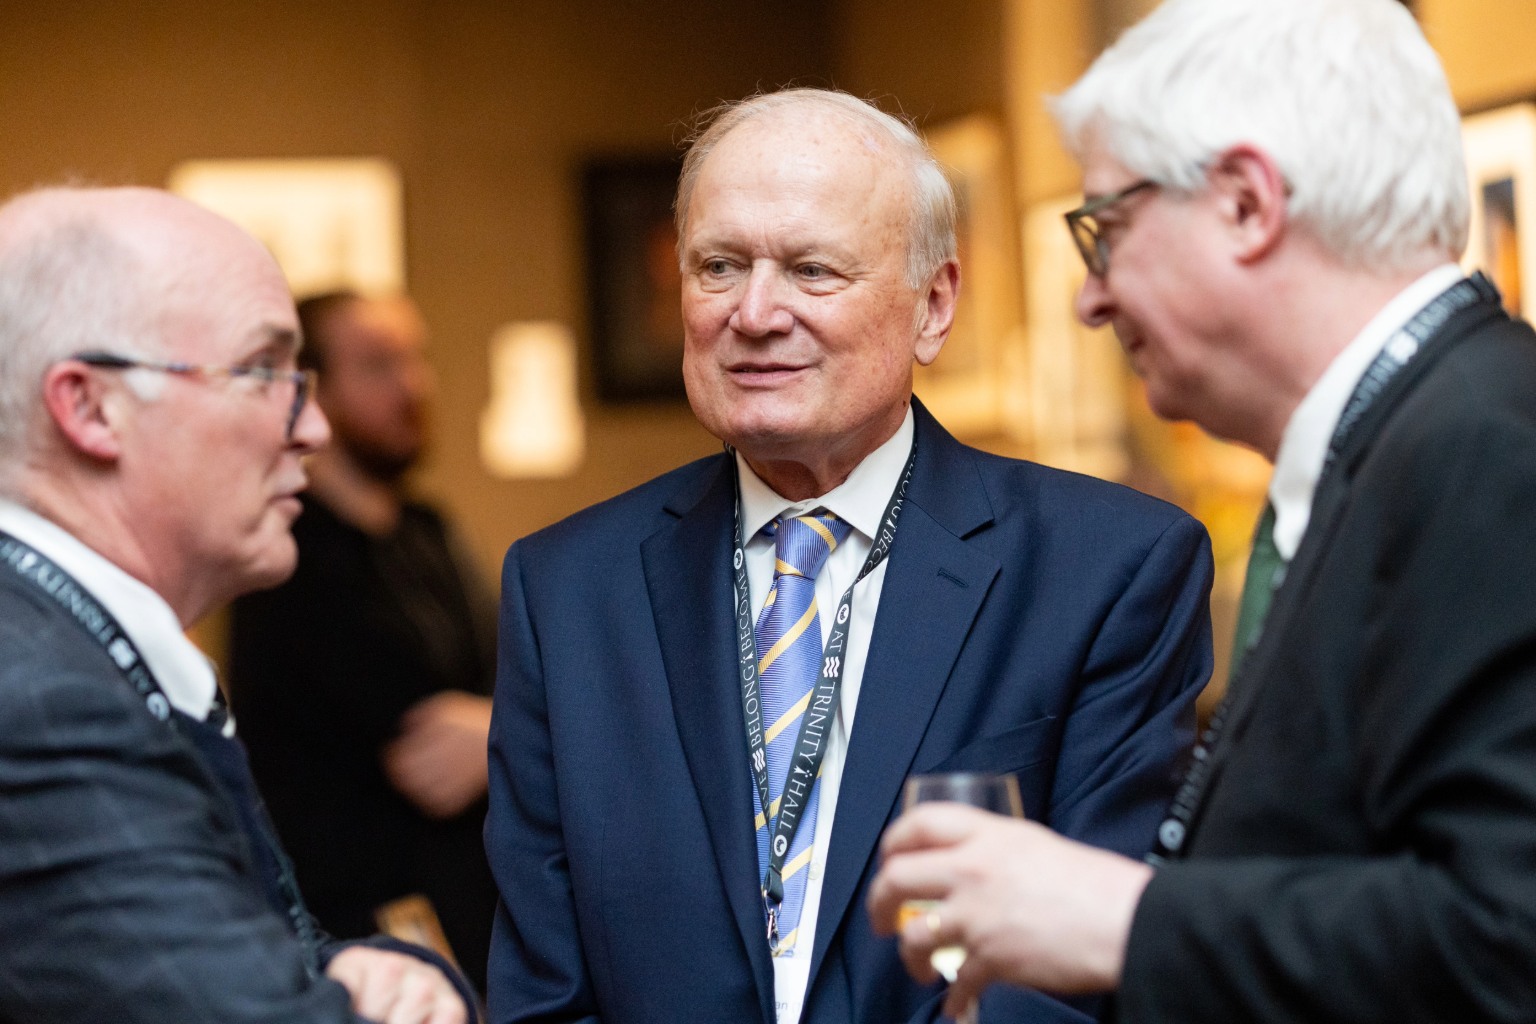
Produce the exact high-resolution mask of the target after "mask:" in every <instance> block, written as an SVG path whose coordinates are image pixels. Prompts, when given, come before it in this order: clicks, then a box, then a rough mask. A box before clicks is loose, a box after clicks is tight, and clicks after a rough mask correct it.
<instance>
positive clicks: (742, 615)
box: [728, 438, 917, 951]
mask: <svg viewBox="0 0 1536 1024" xmlns="http://www.w3.org/2000/svg"><path fill="white" fill-rule="evenodd" d="M728 451H729V450H728ZM730 454H731V456H732V457H731V465H732V466H733V467H734V466H735V465H736V460H735V453H734V452H731V453H730ZM916 459H917V440H916V438H914V439H913V441H912V452H911V454H909V455H908V456H907V464H906V467H905V468H904V469H903V470H902V472H901V481H900V482H899V483H898V484H897V485H896V490H895V491H893V492H892V493H891V500H890V501H889V502H888V503H887V504H886V506H885V513H884V515H882V516H881V517H880V530H879V532H878V533H876V535H875V542H874V545H873V546H872V547H871V548H870V549H869V557H868V558H866V559H865V560H864V567H863V568H862V569H860V570H859V574H858V576H857V577H855V578H854V581H853V583H851V584H850V585H849V587H848V589H847V590H846V591H844V592H843V598H842V600H841V601H839V602H838V605H837V614H836V615H835V616H833V619H832V628H831V632H830V634H829V635H828V637H827V642H826V644H825V645H824V646H823V648H822V652H821V654H822V657H821V674H820V677H819V678H818V679H817V681H816V688H815V689H814V690H813V691H812V692H811V702H810V705H809V706H808V707H807V708H806V710H805V714H804V715H802V716H801V719H800V730H799V733H798V735H797V736H796V739H795V749H794V753H793V755H792V756H791V757H790V761H789V768H788V772H787V775H786V778H785V781H784V791H783V794H782V795H781V797H780V798H779V813H778V814H777V815H773V816H770V815H769V813H768V811H769V809H770V807H771V802H770V800H769V797H768V752H767V751H766V750H765V749H764V745H763V715H762V708H761V707H760V705H759V700H758V686H757V681H758V676H759V671H758V664H757V641H756V640H755V638H754V637H753V632H752V597H751V591H750V588H749V585H748V582H747V545H746V540H745V538H743V537H742V535H741V530H742V526H741V481H740V480H739V479H738V480H737V483H736V529H735V535H736V550H735V552H734V554H733V556H732V559H731V564H732V567H733V569H734V573H735V596H736V654H737V659H738V661H739V664H740V682H741V709H742V716H743V718H744V719H745V721H746V726H747V747H748V753H749V754H750V760H751V764H752V777H753V780H754V781H755V782H756V784H757V796H758V801H759V803H761V805H762V808H763V817H764V819H765V820H766V821H768V822H769V824H770V825H771V832H770V836H769V842H768V868H767V870H766V871H765V872H764V873H763V884H762V897H763V907H764V909H765V911H766V913H767V916H768V945H769V947H770V948H772V949H774V950H775V951H777V948H778V944H779V905H780V904H782V903H783V902H784V860H785V858H786V857H787V856H788V854H789V848H790V846H791V845H792V844H793V843H794V841H795V833H796V832H798V831H799V829H800V820H801V816H802V814H803V813H804V810H805V805H806V801H807V800H809V799H810V795H811V792H812V790H813V788H814V787H815V785H816V780H817V778H818V777H819V776H820V774H821V762H822V760H823V759H824V758H825V757H826V753H827V745H826V743H825V742H823V741H824V740H825V738H826V732H827V724H828V723H829V722H830V721H831V719H832V716H833V715H834V714H835V713H836V711H837V700H838V695H839V693H841V691H842V682H843V663H844V662H845V661H846V660H847V659H846V648H847V644H848V621H849V619H850V618H851V616H852V613H853V588H854V587H856V586H858V585H859V582H860V581H861V580H863V579H864V577H866V576H868V575H869V574H870V573H871V572H873V571H874V570H875V567H876V566H878V565H879V564H880V563H881V562H882V561H884V560H885V557H886V556H887V555H888V554H890V551H891V544H892V543H893V542H894V541H895V539H896V522H897V520H898V519H899V518H900V517H901V507H902V504H903V503H904V502H905V500H906V496H907V485H908V484H909V483H910V482H911V480H912V464H913V463H914V462H915V461H916ZM797 780H804V781H803V783H802V784H798V785H797V784H796V781H797Z"/></svg>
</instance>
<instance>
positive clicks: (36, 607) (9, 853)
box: [0, 567, 471, 1024]
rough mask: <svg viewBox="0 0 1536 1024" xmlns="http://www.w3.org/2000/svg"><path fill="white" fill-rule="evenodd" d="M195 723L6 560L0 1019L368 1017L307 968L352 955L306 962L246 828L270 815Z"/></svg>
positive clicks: (324, 952)
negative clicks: (163, 702)
mask: <svg viewBox="0 0 1536 1024" xmlns="http://www.w3.org/2000/svg"><path fill="white" fill-rule="evenodd" d="M192 728H207V727H204V726H202V725H200V724H199V725H197V726H191V725H183V726H182V727H181V728H180V729H178V728H176V727H173V726H172V725H171V724H169V723H167V722H163V721H160V720H159V719H156V718H155V717H154V716H152V715H151V714H150V713H149V711H148V709H147V708H146V707H145V705H144V701H143V700H142V699H141V698H140V697H139V696H138V694H137V693H135V691H134V690H133V688H132V686H131V685H130V684H129V683H128V682H127V680H125V679H124V678H123V677H122V675H121V674H120V673H119V672H118V670H117V668H116V666H115V665H114V664H113V663H112V661H111V660H110V659H109V658H108V657H107V654H106V652H105V651H104V650H103V649H102V648H101V647H100V646H99V645H98V644H97V643H96V641H94V640H93V639H92V638H90V637H89V636H88V635H87V634H86V633H85V632H84V630H83V629H82V627H81V626H80V625H78V624H77V623H76V622H75V620H74V619H73V618H71V617H70V616H69V615H68V614H67V613H66V612H64V611H63V610H62V609H61V608H59V607H58V606H57V605H55V604H53V603H52V602H51V601H50V600H49V599H47V598H46V597H45V596H43V595H42V594H40V593H39V592H37V591H35V590H34V589H33V588H32V587H31V585H30V584H27V583H25V582H23V581H21V580H20V579H19V578H17V577H16V576H15V575H14V574H13V573H12V572H11V571H10V570H9V569H8V568H5V567H0V1021H18V1022H21V1021H25V1022H42V1021H46V1022H48V1024H74V1022H80V1024H86V1022H91V1024H94V1022H100V1021H114V1022H123V1024H129V1022H143V1024H169V1022H173V1021H174V1022H177V1024H192V1022H204V1021H206V1022H209V1024H214V1022H217V1024H241V1022H256V1021H262V1022H278V1021H283V1022H301V1021H305V1022H307V1021H314V1022H320V1021H325V1022H343V1021H344V1022H349V1024H353V1022H357V1021H359V1020H360V1018H358V1017H356V1016H355V1015H353V1013H352V1012H351V1008H350V999H349V997H348V995H347V992H346V990H345V989H343V988H342V987H341V986H340V985H338V984H336V983H335V982H333V981H330V980H328V979H326V978H324V977H318V978H317V977H312V976H311V974H310V972H309V970H308V969H307V968H306V959H307V958H316V959H318V961H319V962H320V963H321V964H323V963H325V962H326V961H328V960H329V959H330V957H331V956H334V955H335V953H336V952H338V951H339V950H340V949H341V948H344V945H345V944H342V943H336V942H334V941H331V940H327V939H325V938H324V937H323V936H319V937H317V938H318V945H317V947H316V948H313V949H311V950H308V951H306V948H305V946H304V944H303V943H302V942H301V940H300V938H299V937H298V936H297V935H296V934H295V931H294V929H293V923H292V921H291V920H290V919H289V918H288V916H286V914H285V913H283V912H279V910H278V909H277V908H276V907H275V906H274V904H276V903H279V902H281V897H280V896H279V895H278V886H277V883H276V880H275V879H274V878H272V877H271V871H272V869H273V868H274V865H273V864H272V862H271V859H270V858H268V857H265V856H264V855H263V849H264V847H263V843H264V839H263V837H262V836H259V835H252V834H250V833H249V832H248V831H247V829H246V827H245V823H247V822H256V821H258V820H259V815H260V810H259V808H257V807H251V806H242V805H241V804H240V803H239V802H238V798H237V795H236V794H235V793H234V792H231V790H230V789H229V788H226V787H225V786H224V785H222V784H221V783H220V781H219V778H218V775H217V774H216V771H215V768H214V766H213V765H212V764H210V762H209V761H208V760H207V759H206V758H205V757H204V756H203V755H202V754H201V753H200V752H199V749H198V746H197V743H196V742H195V740H194V739H193V737H192V735H191V733H190V731H189V730H190V729H192ZM214 742H222V743H229V744H233V743H234V742H235V741H233V740H224V739H222V738H220V737H216V736H215V737H214ZM231 766H233V768H232V770H236V771H244V765H243V763H242V762H241V761H240V758H239V756H238V751H236V752H235V757H234V758H232V759H231V760H230V761H229V762H228V763H226V764H225V765H224V766H223V767H224V768H227V769H229V768H231ZM285 909H286V908H285ZM300 909H302V908H300ZM372 944H376V945H383V946H387V947H389V948H395V949H400V950H404V951H409V952H412V953H413V954H414V955H418V956H422V957H424V958H427V959H431V960H433V962H435V963H438V964H439V966H444V967H446V965H444V964H442V962H441V961H438V960H436V959H435V958H433V957H432V956H431V954H429V953H426V952H425V951H422V950H416V949H414V947H406V946H405V945H404V944H402V943H394V942H392V941H391V940H376V941H375V942H373V943H372ZM450 977H453V978H455V980H456V981H457V983H458V984H459V985H460V986H461V989H460V991H461V994H463V995H465V997H466V999H468V998H471V997H470V996H469V993H468V990H467V988H465V987H463V982H462V981H459V980H458V979H457V976H456V975H455V974H453V973H452V972H451V969H450Z"/></svg>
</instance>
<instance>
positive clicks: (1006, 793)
mask: <svg viewBox="0 0 1536 1024" xmlns="http://www.w3.org/2000/svg"><path fill="white" fill-rule="evenodd" d="M934 800H947V801H949V802H951V803H957V804H967V805H969V806H971V807H979V808H981V809H982V810H984V811H991V812H992V813H994V814H1004V815H1007V816H1008V817H1010V818H1022V817H1024V802H1023V801H1022V800H1021V799H1019V780H1018V779H1016V778H1014V777H1013V776H1012V775H989V774H986V773H983V772H950V773H947V774H943V775H913V776H912V777H910V778H909V779H907V785H906V788H905V789H904V790H903V792H902V800H901V807H902V810H903V811H910V810H911V809H912V808H913V807H916V806H917V805H918V804H920V803H929V802H931V801H934ZM938 905H939V901H938V900H909V901H908V902H906V903H904V904H903V905H902V907H901V914H900V924H901V926H902V927H905V926H906V924H907V922H908V921H911V920H913V919H914V918H918V917H922V916H924V915H925V914H927V913H928V912H929V911H931V910H933V909H934V908H935V907H937V906H938ZM928 959H929V962H930V963H932V964H933V969H934V970H936V971H938V972H939V974H940V975H942V976H943V978H944V980H945V981H954V980H955V975H956V974H959V973H960V967H961V965H962V964H964V963H965V947H964V946H940V947H939V948H937V949H935V950H934V951H933V953H932V954H931V955H930V956H929V958H928ZM959 1024H976V1004H975V1003H972V1004H971V1005H970V1006H968V1007H967V1008H966V1010H965V1012H964V1013H962V1014H961V1015H960V1018H959Z"/></svg>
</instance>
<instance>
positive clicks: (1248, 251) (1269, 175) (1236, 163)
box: [1206, 142, 1290, 263]
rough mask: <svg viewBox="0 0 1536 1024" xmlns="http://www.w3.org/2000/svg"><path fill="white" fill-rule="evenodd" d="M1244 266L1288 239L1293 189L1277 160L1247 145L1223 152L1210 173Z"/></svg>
mask: <svg viewBox="0 0 1536 1024" xmlns="http://www.w3.org/2000/svg"><path fill="white" fill-rule="evenodd" d="M1206 177H1207V178H1208V179H1209V181H1210V183H1211V190H1212V192H1213V193H1215V194H1216V196H1217V197H1218V198H1219V201H1220V210H1221V214H1222V217H1223V220H1224V221H1225V223H1226V225H1227V227H1228V231H1229V234H1230V236H1231V238H1232V239H1233V242H1234V244H1235V247H1236V248H1235V252H1234V255H1235V256H1236V258H1237V259H1238V261H1239V262H1241V263H1255V262H1258V261H1259V260H1261V259H1263V258H1264V257H1265V256H1267V255H1268V254H1269V253H1270V252H1272V251H1273V250H1274V249H1275V248H1276V247H1277V246H1278V245H1279V244H1280V242H1281V240H1282V239H1284V238H1285V233H1286V227H1287V224H1288V219H1287V207H1286V204H1287V199H1288V196H1289V192H1290V187H1289V186H1288V185H1287V184H1286V183H1285V176H1284V175H1283V174H1281V173H1280V168H1279V167H1278V166H1277V165H1276V163H1275V160H1274V158H1273V157H1271V156H1270V155H1269V154H1268V153H1266V152H1264V150H1262V149H1260V148H1258V147H1257V146H1254V145H1251V144H1249V143H1246V142H1243V143H1239V144H1237V145H1235V146H1232V147H1231V148H1229V149H1227V150H1225V151H1223V152H1222V153H1221V155H1219V156H1218V157H1216V159H1215V160H1214V161H1213V162H1212V163H1211V165H1210V168H1209V169H1208V170H1207V171H1206Z"/></svg>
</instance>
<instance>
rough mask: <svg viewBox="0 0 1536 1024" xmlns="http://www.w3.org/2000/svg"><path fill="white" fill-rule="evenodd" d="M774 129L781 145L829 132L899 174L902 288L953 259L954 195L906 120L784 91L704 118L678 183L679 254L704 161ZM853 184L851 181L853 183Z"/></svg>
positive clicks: (839, 99)
mask: <svg viewBox="0 0 1536 1024" xmlns="http://www.w3.org/2000/svg"><path fill="white" fill-rule="evenodd" d="M748 128H751V129H753V130H764V129H767V130H776V131H780V132H783V133H784V135H785V138H786V141H791V140H792V139H794V138H800V139H804V140H806V141H811V140H812V138H813V137H815V136H818V135H821V134H823V133H825V132H826V131H827V130H829V129H830V130H832V131H834V132H844V133H848V134H851V135H854V136H857V137H858V138H859V139H860V140H861V142H862V144H863V145H864V146H865V147H866V148H867V149H868V150H869V151H870V152H871V153H873V154H878V156H879V159H880V160H881V162H882V164H886V165H888V166H889V167H890V168H891V169H892V170H894V171H897V172H899V173H900V174H901V175H902V177H903V182H904V185H905V199H904V201H905V203H906V206H907V210H906V220H907V283H908V284H910V285H911V286H912V287H914V288H921V287H923V286H924V285H925V284H927V282H928V279H929V278H930V277H932V276H933V273H934V272H935V271H936V270H937V269H938V268H939V267H940V266H942V265H943V264H944V263H945V262H946V261H948V260H952V259H954V258H955V197H954V190H953V189H952V188H951V187H950V184H949V181H948V179H947V178H945V176H944V172H943V170H942V169H941V168H940V167H939V164H938V162H937V161H936V160H934V158H933V154H932V153H930V152H929V150H928V145H927V143H925V142H924V141H923V140H922V138H921V137H920V136H919V135H918V134H917V132H916V131H914V130H913V129H912V127H911V126H910V125H909V124H907V122H905V121H903V120H901V119H900V118H896V117H892V116H891V115H890V114H887V113H886V112H885V111H883V110H881V109H880V108H879V107H876V106H875V105H874V104H872V103H869V102H867V101H865V100H861V99H859V98H858V97H856V96H853V95H850V94H849V93H845V92H838V91H836V90H832V89H783V90H780V91H779V92H770V93H762V94H760V95H757V96H751V97H748V98H747V99H744V100H741V101H739V102H736V103H727V104H724V105H722V106H720V107H718V108H716V109H715V110H713V111H711V112H710V113H709V114H707V115H706V116H705V126H704V127H703V128H702V129H701V130H700V131H699V133H698V135H697V136H696V137H695V138H694V140H693V143H692V145H690V146H689V147H688V153H687V155H686V156H685V157H684V158H683V168H682V173H681V175H680V177H679V180H678V186H677V202H676V208H675V209H676V220H677V237H678V239H679V252H680V253H681V240H682V239H683V238H685V237H686V236H687V234H688V218H689V215H690V209H689V208H690V206H691V204H692V201H693V193H694V189H695V188H696V187H697V185H698V181H699V175H700V173H701V172H702V171H703V169H704V163H705V161H707V160H708V159H709V156H710V154H711V153H713V152H714V150H715V148H716V147H717V146H718V145H719V144H720V143H721V141H722V140H724V139H725V137H726V136H728V135H730V134H732V133H734V132H737V131H742V130H747V129H748ZM852 184H853V183H850V185H852Z"/></svg>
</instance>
